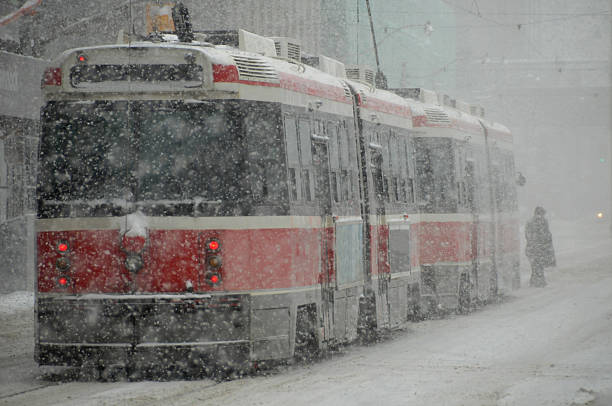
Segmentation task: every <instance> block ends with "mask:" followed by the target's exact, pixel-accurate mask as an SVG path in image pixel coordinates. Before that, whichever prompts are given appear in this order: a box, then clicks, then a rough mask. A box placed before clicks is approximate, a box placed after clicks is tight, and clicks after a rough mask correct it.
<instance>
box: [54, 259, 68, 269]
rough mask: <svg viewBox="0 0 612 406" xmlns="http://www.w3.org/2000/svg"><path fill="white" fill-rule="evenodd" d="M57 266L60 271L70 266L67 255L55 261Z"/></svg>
mask: <svg viewBox="0 0 612 406" xmlns="http://www.w3.org/2000/svg"><path fill="white" fill-rule="evenodd" d="M55 266H56V267H57V269H59V270H60V271H65V270H66V269H68V268H70V260H69V259H68V258H66V257H59V258H58V259H57V261H55Z"/></svg>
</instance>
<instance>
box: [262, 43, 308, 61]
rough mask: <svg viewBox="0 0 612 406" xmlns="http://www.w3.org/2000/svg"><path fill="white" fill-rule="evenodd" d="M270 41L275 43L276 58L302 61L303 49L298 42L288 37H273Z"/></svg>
mask: <svg viewBox="0 0 612 406" xmlns="http://www.w3.org/2000/svg"><path fill="white" fill-rule="evenodd" d="M270 39H271V40H273V41H274V47H275V49H276V56H280V57H281V58H288V59H293V60H296V61H300V60H301V56H302V51H301V48H302V47H301V45H300V43H299V42H298V41H297V40H295V39H293V38H287V37H271V38H270Z"/></svg>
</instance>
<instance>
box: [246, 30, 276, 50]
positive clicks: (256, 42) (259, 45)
mask: <svg viewBox="0 0 612 406" xmlns="http://www.w3.org/2000/svg"><path fill="white" fill-rule="evenodd" d="M238 48H240V49H241V50H243V51H247V52H253V53H256V54H261V55H264V56H276V46H275V45H274V40H272V39H270V38H266V37H262V36H261V35H257V34H253V33H252V32H248V31H245V30H238Z"/></svg>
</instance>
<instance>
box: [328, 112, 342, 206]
mask: <svg viewBox="0 0 612 406" xmlns="http://www.w3.org/2000/svg"><path fill="white" fill-rule="evenodd" d="M327 136H328V137H329V165H330V169H331V172H330V178H331V188H332V190H331V194H332V197H333V199H334V202H336V203H337V202H339V201H340V199H339V194H338V187H339V179H338V172H339V168H340V162H339V160H340V151H339V147H338V125H337V124H336V123H334V122H331V121H330V122H328V123H327Z"/></svg>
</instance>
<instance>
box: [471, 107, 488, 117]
mask: <svg viewBox="0 0 612 406" xmlns="http://www.w3.org/2000/svg"><path fill="white" fill-rule="evenodd" d="M470 114H471V115H473V116H477V117H484V116H485V110H484V107H482V106H478V105H475V104H472V105H471V106H470Z"/></svg>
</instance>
